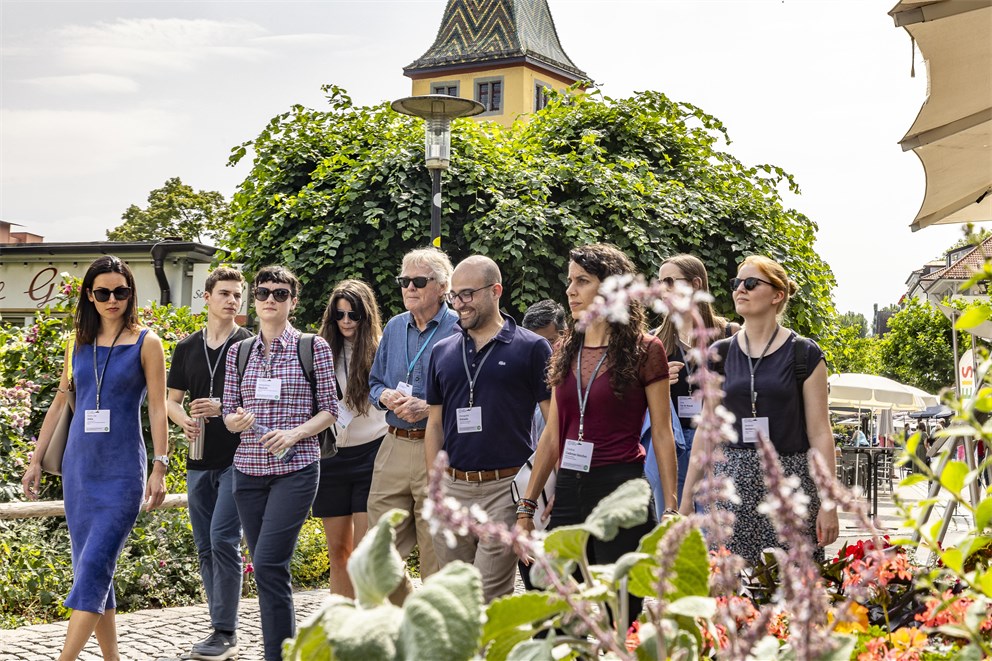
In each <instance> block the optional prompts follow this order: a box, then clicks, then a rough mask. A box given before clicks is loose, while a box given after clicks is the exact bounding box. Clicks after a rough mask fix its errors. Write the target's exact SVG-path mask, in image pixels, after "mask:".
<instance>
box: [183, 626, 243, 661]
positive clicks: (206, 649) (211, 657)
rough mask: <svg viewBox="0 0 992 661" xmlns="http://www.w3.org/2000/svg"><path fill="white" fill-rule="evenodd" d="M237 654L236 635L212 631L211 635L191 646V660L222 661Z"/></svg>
mask: <svg viewBox="0 0 992 661" xmlns="http://www.w3.org/2000/svg"><path fill="white" fill-rule="evenodd" d="M237 653H238V636H237V634H233V633H232V634H226V633H221V632H220V631H214V632H213V633H212V634H210V635H209V636H207V637H206V638H204V639H203V640H201V641H200V642H198V643H196V644H195V645H193V652H192V654H190V658H191V659H200V660H201V661H224V659H230V658H232V657H233V656H234V655H236V654H237Z"/></svg>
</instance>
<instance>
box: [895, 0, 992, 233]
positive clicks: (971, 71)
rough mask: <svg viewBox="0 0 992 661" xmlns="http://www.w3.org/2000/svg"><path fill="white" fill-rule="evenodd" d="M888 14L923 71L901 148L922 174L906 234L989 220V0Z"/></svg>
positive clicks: (922, 5) (919, 4)
mask: <svg viewBox="0 0 992 661" xmlns="http://www.w3.org/2000/svg"><path fill="white" fill-rule="evenodd" d="M889 15H890V16H892V18H893V20H894V21H895V24H896V26H897V27H903V28H905V29H906V31H907V32H909V34H910V35H911V36H912V37H913V39H914V40H915V41H916V44H917V46H918V47H919V49H920V53H921V54H922V55H923V58H924V59H925V60H926V64H927V91H928V96H927V100H926V101H925V102H924V103H923V107H922V108H920V112H919V115H917V117H916V121H914V122H913V126H912V127H910V129H909V132H908V133H907V134H906V136H905V137H904V138H903V139H902V140H901V141H900V145H902V148H903V150H904V151H909V150H913V151H914V152H916V155H917V156H918V157H919V159H920V161H921V163H922V164H923V169H924V172H925V173H926V194H925V195H924V198H923V204H922V206H921V207H920V211H919V213H917V214H916V218H915V219H914V220H913V223H912V225H911V227H912V229H913V231H916V230H919V229H921V228H924V227H927V226H929V225H935V224H951V223H965V222H980V221H985V220H992V0H901V1H900V2H899V3H898V4H897V5H896V6H895V7H893V8H892V10H891V11H890V12H889Z"/></svg>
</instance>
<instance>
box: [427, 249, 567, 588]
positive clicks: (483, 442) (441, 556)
mask: <svg viewBox="0 0 992 661" xmlns="http://www.w3.org/2000/svg"><path fill="white" fill-rule="evenodd" d="M501 283H502V277H501V276H500V272H499V267H497V266H496V263H495V262H494V261H493V260H491V259H489V258H488V257H483V256H481V255H473V256H471V257H469V258H467V259H465V260H464V261H463V262H461V263H460V264H459V265H458V267H457V268H455V271H454V273H453V274H452V276H451V289H452V291H451V292H450V293H449V294H448V300H449V301H450V302H451V305H452V307H453V308H454V310H455V312H457V313H458V325H459V327H460V331H461V332H459V333H456V334H454V335H452V336H450V337H447V338H445V339H443V340H441V341H440V342H438V343H437V345H436V346H435V347H434V352H433V353H432V354H431V362H430V369H429V370H428V375H429V376H428V379H427V403H428V405H429V406H430V410H429V414H428V419H427V430H426V436H425V440H424V442H425V446H424V450H425V454H426V458H427V464H428V466H430V465H432V464H433V462H434V458H435V457H436V456H437V453H438V451H439V450H441V449H444V451H445V452H447V453H448V457H449V461H450V463H451V465H450V467H449V468H448V475H447V477H446V481H447V484H448V495H450V496H453V497H454V498H455V499H457V500H458V501H459V502H460V503H462V504H464V505H478V506H479V507H481V508H482V509H483V510H485V511H486V513H487V514H488V515H489V518H490V519H492V520H495V521H502V522H503V523H505V524H506V525H508V526H512V525H514V524H515V523H516V518H517V517H516V503H514V502H513V498H512V496H511V495H510V484H511V483H512V481H513V476H514V475H516V474H517V471H519V470H520V467H521V466H522V465H523V464H524V463H525V462H526V461H527V458H528V457H529V456H530V455H531V452H532V450H531V447H530V425H531V418H532V416H533V413H534V406H535V405H536V404H540V406H541V410H542V412H543V413H544V414H545V415H547V412H548V404H549V402H550V399H551V392H550V390H549V389H548V385H547V381H546V379H545V369H546V367H547V364H548V358H549V357H550V355H551V347H550V345H549V344H548V343H547V341H545V340H544V338H542V337H540V336H539V335H537V334H535V333H532V332H531V331H529V330H526V329H523V328H519V327H518V326H517V324H516V323H515V322H514V321H513V319H511V318H510V317H504V316H503V315H501V314H500V311H499V298H500V296H501V295H502V293H503V285H502V284H501ZM434 549H435V552H436V553H437V555H438V560H439V562H440V563H441V565H445V564H447V563H449V562H451V561H453V560H462V561H464V562H468V563H470V564H473V565H475V567H476V568H477V569H478V570H479V571H480V572H481V574H482V589H483V593H484V595H485V598H486V601H487V602H489V601H492V600H493V599H495V598H496V597H500V596H503V595H506V594H510V593H511V592H513V583H514V569H515V568H516V566H517V560H516V555H515V554H514V553H513V550H512V549H510V548H507V547H505V546H503V545H502V544H499V543H498V542H482V541H480V540H479V539H478V538H476V537H473V536H465V537H458V538H456V542H455V546H454V547H453V548H451V547H449V546H448V543H447V540H445V539H444V537H443V536H441V535H440V534H438V535H436V536H435V538H434Z"/></svg>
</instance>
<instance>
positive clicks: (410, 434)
mask: <svg viewBox="0 0 992 661" xmlns="http://www.w3.org/2000/svg"><path fill="white" fill-rule="evenodd" d="M389 433H390V434H392V435H393V436H396V437H397V438H406V439H409V440H411V441H419V440H421V439H422V438H423V437H424V434H426V433H427V432H426V431H425V430H423V429H400V428H399V427H394V426H392V425H389Z"/></svg>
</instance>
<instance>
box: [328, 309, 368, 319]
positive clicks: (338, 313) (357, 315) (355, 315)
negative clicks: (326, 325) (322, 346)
mask: <svg viewBox="0 0 992 661" xmlns="http://www.w3.org/2000/svg"><path fill="white" fill-rule="evenodd" d="M346 315H347V317H348V318H349V319H351V320H352V321H361V320H362V313H361V312H355V311H354V310H347V311H345V310H335V311H334V321H341V320H342V319H344V318H345V316H346Z"/></svg>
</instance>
